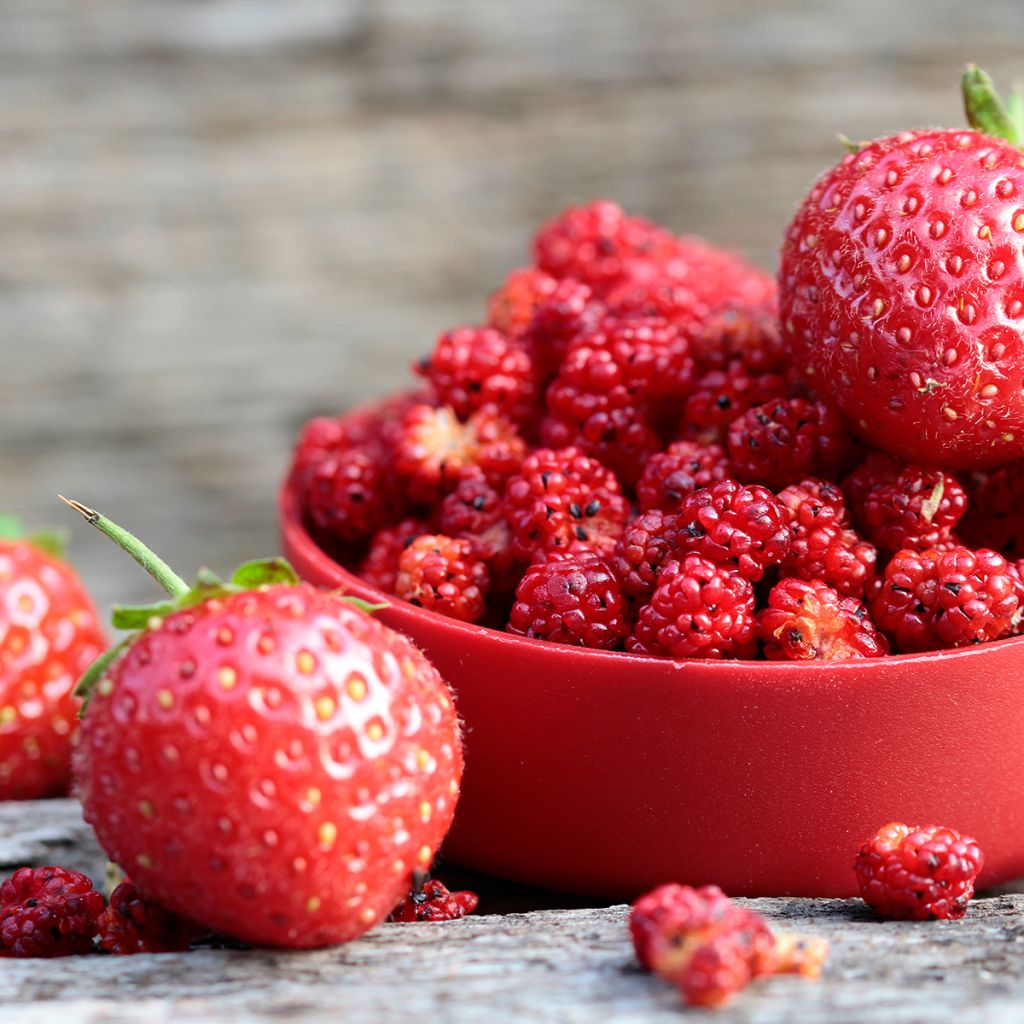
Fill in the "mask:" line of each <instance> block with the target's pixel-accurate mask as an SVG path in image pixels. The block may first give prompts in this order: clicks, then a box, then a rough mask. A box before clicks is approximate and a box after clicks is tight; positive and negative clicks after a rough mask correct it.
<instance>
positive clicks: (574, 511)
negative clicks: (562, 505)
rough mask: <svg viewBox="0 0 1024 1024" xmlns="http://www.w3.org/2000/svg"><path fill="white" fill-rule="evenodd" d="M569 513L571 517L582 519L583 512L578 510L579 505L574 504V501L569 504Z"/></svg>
mask: <svg viewBox="0 0 1024 1024" xmlns="http://www.w3.org/2000/svg"><path fill="white" fill-rule="evenodd" d="M569 515H571V516H572V517H573V519H582V518H583V513H582V512H581V511H580V507H579V505H577V504H576V502H573V503H572V504H571V505H570V506H569Z"/></svg>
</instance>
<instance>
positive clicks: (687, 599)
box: [626, 555, 757, 658]
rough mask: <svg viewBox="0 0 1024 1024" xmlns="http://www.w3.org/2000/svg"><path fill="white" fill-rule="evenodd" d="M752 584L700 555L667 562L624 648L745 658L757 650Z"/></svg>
mask: <svg viewBox="0 0 1024 1024" xmlns="http://www.w3.org/2000/svg"><path fill="white" fill-rule="evenodd" d="M754 605H755V601H754V588H753V586H751V584H750V583H749V582H748V581H747V580H746V579H744V578H743V577H742V576H741V575H740V574H739V572H737V571H735V570H734V569H730V568H726V567H724V566H722V565H717V564H716V563H714V562H711V561H709V560H708V559H706V558H701V557H700V556H699V555H687V556H685V557H684V558H682V559H681V560H680V561H678V562H669V563H668V564H667V565H666V566H665V567H664V568H663V569H662V570H661V572H660V573H659V574H658V581H657V586H656V587H655V588H654V593H653V594H652V595H651V600H650V603H649V604H647V605H645V606H644V607H643V608H641V609H640V614H639V616H638V617H637V622H636V626H635V627H634V630H633V635H632V636H631V637H630V638H629V639H628V640H627V641H626V648H627V650H629V651H630V652H632V653H634V654H653V655H660V656H667V657H670V658H749V657H752V656H753V654H754V652H755V650H756V648H757V638H756V636H755V632H754Z"/></svg>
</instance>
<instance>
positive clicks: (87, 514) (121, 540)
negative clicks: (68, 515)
mask: <svg viewBox="0 0 1024 1024" xmlns="http://www.w3.org/2000/svg"><path fill="white" fill-rule="evenodd" d="M57 497H58V498H60V500H61V501H63V502H64V504H65V505H68V506H70V507H71V508H73V509H74V510H75V511H76V512H77V513H78V514H79V515H80V516H81V517H82V518H83V519H84V520H85V521H86V522H87V523H89V524H90V525H92V526H95V527H96V529H97V530H99V531H100V533H102V534H104V535H105V536H107V537H109V538H110V539H111V540H112V541H113V542H114V543H115V544H116V545H117V546H118V547H119V548H121V550H122V551H126V552H127V553H128V554H129V555H131V556H132V558H134V559H135V561H136V562H138V563H139V565H141V566H142V568H143V569H145V570H146V572H148V573H149V575H150V576H152V577H153V579H154V580H156V582H157V583H159V584H160V586H161V587H163V588H164V590H166V591H167V593H168V594H169V595H170V596H171V597H174V598H178V597H184V596H185V595H186V594H187V593H188V592H189V590H190V589H191V588H190V587H189V585H188V584H187V583H186V582H185V581H184V580H183V579H182V578H181V577H180V576H179V575H178V574H177V573H176V572H175V571H174V570H173V569H172V568H171V567H170V566H169V565H168V564H167V563H166V562H165V561H164V560H163V559H162V558H161V557H160V556H159V555H157V554H156V553H155V552H153V551H151V550H150V549H149V548H148V547H146V545H145V544H143V543H142V541H141V540H139V539H138V538H137V537H135V536H133V535H132V534H130V533H129V532H128V531H127V530H126V529H124V528H123V527H121V526H118V525H117V523H113V522H111V521H110V520H109V519H108V518H107V517H106V516H105V515H103V514H102V513H100V512H97V511H96V510H95V509H92V508H89V507H88V506H87V505H83V504H82V503H81V502H80V501H72V500H71V499H69V498H65V497H64V495H63V494H58V495H57Z"/></svg>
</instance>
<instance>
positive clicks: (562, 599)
mask: <svg viewBox="0 0 1024 1024" xmlns="http://www.w3.org/2000/svg"><path fill="white" fill-rule="evenodd" d="M508 631H509V632H510V633H517V634H519V635H520V636H529V637H535V638H536V639H539V640H549V641H551V642H552V643H558V644H574V645H576V646H579V647H595V648H598V649H601V650H611V649H613V648H615V647H618V646H620V645H621V643H622V641H623V640H624V639H625V636H626V634H627V633H628V632H629V626H628V623H627V619H626V613H625V610H624V607H623V599H622V588H621V586H620V585H619V581H618V579H617V578H616V576H615V574H614V573H613V572H612V571H611V569H609V568H608V565H607V563H606V562H605V561H604V560H603V559H602V558H601V557H600V556H599V555H596V554H594V553H592V552H589V551H586V550H584V551H579V552H573V553H570V554H566V555H559V556H557V557H556V558H554V559H552V560H551V561H548V562H543V563H540V564H537V565H532V566H530V567H529V568H528V569H527V570H526V573H525V574H524V575H523V578H522V579H521V580H520V582H519V586H518V587H517V588H516V600H515V604H513V605H512V612H511V614H510V616H509V621H508Z"/></svg>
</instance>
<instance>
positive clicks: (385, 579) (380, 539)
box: [358, 519, 428, 594]
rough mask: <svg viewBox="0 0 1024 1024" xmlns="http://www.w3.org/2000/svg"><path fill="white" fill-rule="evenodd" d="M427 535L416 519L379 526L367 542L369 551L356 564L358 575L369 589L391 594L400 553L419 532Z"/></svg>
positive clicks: (425, 528)
mask: <svg viewBox="0 0 1024 1024" xmlns="http://www.w3.org/2000/svg"><path fill="white" fill-rule="evenodd" d="M427 532H428V530H427V524H426V523H424V522H423V521H422V520H420V519H403V520H401V522H398V523H396V524H395V525H394V526H385V527H382V528H381V529H380V530H378V531H377V532H376V533H375V534H374V535H373V538H372V539H371V541H370V547H369V550H367V552H366V556H365V557H364V558H363V560H362V562H361V563H360V565H359V569H358V574H359V576H361V577H362V578H363V579H364V580H366V582H367V583H369V584H370V586H371V587H376V588H377V589H378V590H382V591H383V592H384V593H385V594H393V593H394V592H395V581H396V580H397V579H398V560H399V558H401V557H402V552H403V551H404V550H405V549H406V548H407V547H408V546H409V545H410V544H411V543H412V542H413V541H414V540H415V539H416V538H417V537H418V536H419V535H420V534H421V533H427Z"/></svg>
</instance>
